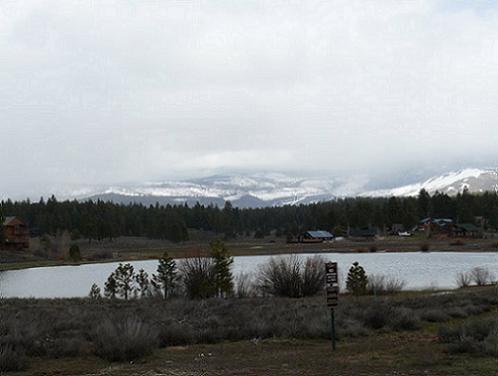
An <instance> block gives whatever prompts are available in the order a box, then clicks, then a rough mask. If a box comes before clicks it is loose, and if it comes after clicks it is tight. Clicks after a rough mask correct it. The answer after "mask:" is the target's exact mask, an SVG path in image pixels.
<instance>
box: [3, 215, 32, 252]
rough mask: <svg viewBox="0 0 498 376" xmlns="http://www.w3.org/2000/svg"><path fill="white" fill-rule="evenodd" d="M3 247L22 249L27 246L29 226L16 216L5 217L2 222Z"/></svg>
mask: <svg viewBox="0 0 498 376" xmlns="http://www.w3.org/2000/svg"><path fill="white" fill-rule="evenodd" d="M2 231H3V235H4V236H3V237H4V244H3V245H2V247H3V248H13V249H23V248H28V247H29V228H28V226H27V224H26V223H25V222H23V221H22V220H21V219H19V218H17V217H6V218H5V220H4V221H3V224H2Z"/></svg>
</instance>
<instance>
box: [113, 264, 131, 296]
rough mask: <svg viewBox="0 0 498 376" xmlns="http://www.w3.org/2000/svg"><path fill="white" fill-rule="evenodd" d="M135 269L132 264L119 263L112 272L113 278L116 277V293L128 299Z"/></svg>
mask: <svg viewBox="0 0 498 376" xmlns="http://www.w3.org/2000/svg"><path fill="white" fill-rule="evenodd" d="M134 277H135V271H134V269H133V265H131V264H129V263H126V264H121V263H120V264H119V265H118V267H117V269H116V271H115V272H114V278H115V279H116V287H117V293H118V294H119V295H121V296H122V297H123V298H124V299H125V300H128V298H129V297H130V293H131V292H132V291H133V287H134V286H133V285H134V281H135V278H134Z"/></svg>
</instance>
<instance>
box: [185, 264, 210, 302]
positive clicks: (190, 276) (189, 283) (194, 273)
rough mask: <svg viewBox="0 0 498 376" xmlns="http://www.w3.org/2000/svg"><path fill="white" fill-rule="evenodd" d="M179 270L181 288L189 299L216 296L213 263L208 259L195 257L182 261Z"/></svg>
mask: <svg viewBox="0 0 498 376" xmlns="http://www.w3.org/2000/svg"><path fill="white" fill-rule="evenodd" d="M178 269H179V270H180V273H181V277H182V283H183V288H184V290H185V293H186V294H187V296H188V297H189V298H191V299H203V298H210V297H213V296H215V295H216V283H215V282H216V281H215V273H214V262H213V259H212V258H210V257H202V256H195V257H190V258H185V259H183V260H182V261H181V262H180V264H179V267H178Z"/></svg>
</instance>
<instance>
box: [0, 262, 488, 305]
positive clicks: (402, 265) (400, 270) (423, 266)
mask: <svg viewBox="0 0 498 376" xmlns="http://www.w3.org/2000/svg"><path fill="white" fill-rule="evenodd" d="M312 255H313V254H300V255H299V256H302V257H310V256H312ZM320 255H321V256H322V257H324V258H325V259H326V260H329V261H336V262H338V265H339V276H340V279H341V280H342V281H344V277H345V275H347V270H348V269H349V267H350V266H351V264H352V263H353V262H354V261H358V262H359V263H360V264H361V265H362V266H363V267H364V268H365V270H366V272H367V274H384V275H390V276H395V277H398V278H400V279H403V280H405V281H406V282H407V285H406V288H407V289H425V288H455V287H456V283H455V277H456V274H457V273H458V272H466V271H469V270H471V269H472V268H474V267H484V268H488V269H490V270H491V271H492V272H493V274H494V275H496V274H497V272H498V253H491V252H486V253H485V252H482V253H477V252H476V253H470V252H468V253H464V252H458V253H457V252H430V253H423V252H417V253H411V252H406V253H320ZM270 257H272V256H239V257H235V258H234V259H235V260H234V264H233V273H234V275H237V274H239V273H240V272H241V271H244V272H248V273H256V272H257V271H258V269H259V267H260V265H262V264H264V263H265V262H267V261H268V259H269V258H270ZM273 257H275V256H273ZM276 257H278V256H276ZM132 264H133V266H134V267H135V270H137V271H138V270H139V269H140V268H143V269H144V270H145V271H146V272H148V273H149V275H150V274H151V273H154V272H155V271H156V268H157V261H155V260H146V261H134V262H132ZM117 265H118V263H103V264H87V265H81V266H55V267H46V268H32V269H23V270H12V271H5V272H0V296H3V297H36V298H57V297H82V296H87V295H88V292H89V291H90V287H91V285H92V284H93V283H97V284H98V285H99V286H100V287H101V288H102V290H103V286H104V282H105V281H106V279H107V277H108V276H109V274H110V273H111V272H112V271H113V270H114V269H116V267H117Z"/></svg>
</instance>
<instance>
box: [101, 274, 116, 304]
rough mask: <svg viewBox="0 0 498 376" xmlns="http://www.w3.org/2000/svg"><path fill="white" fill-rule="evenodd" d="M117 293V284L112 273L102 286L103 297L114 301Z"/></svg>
mask: <svg viewBox="0 0 498 376" xmlns="http://www.w3.org/2000/svg"><path fill="white" fill-rule="evenodd" d="M117 292H118V284H117V281H116V276H115V274H114V273H111V275H110V276H109V277H108V278H107V282H106V283H105V286H104V296H105V297H107V298H111V299H115V298H116V294H117Z"/></svg>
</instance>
